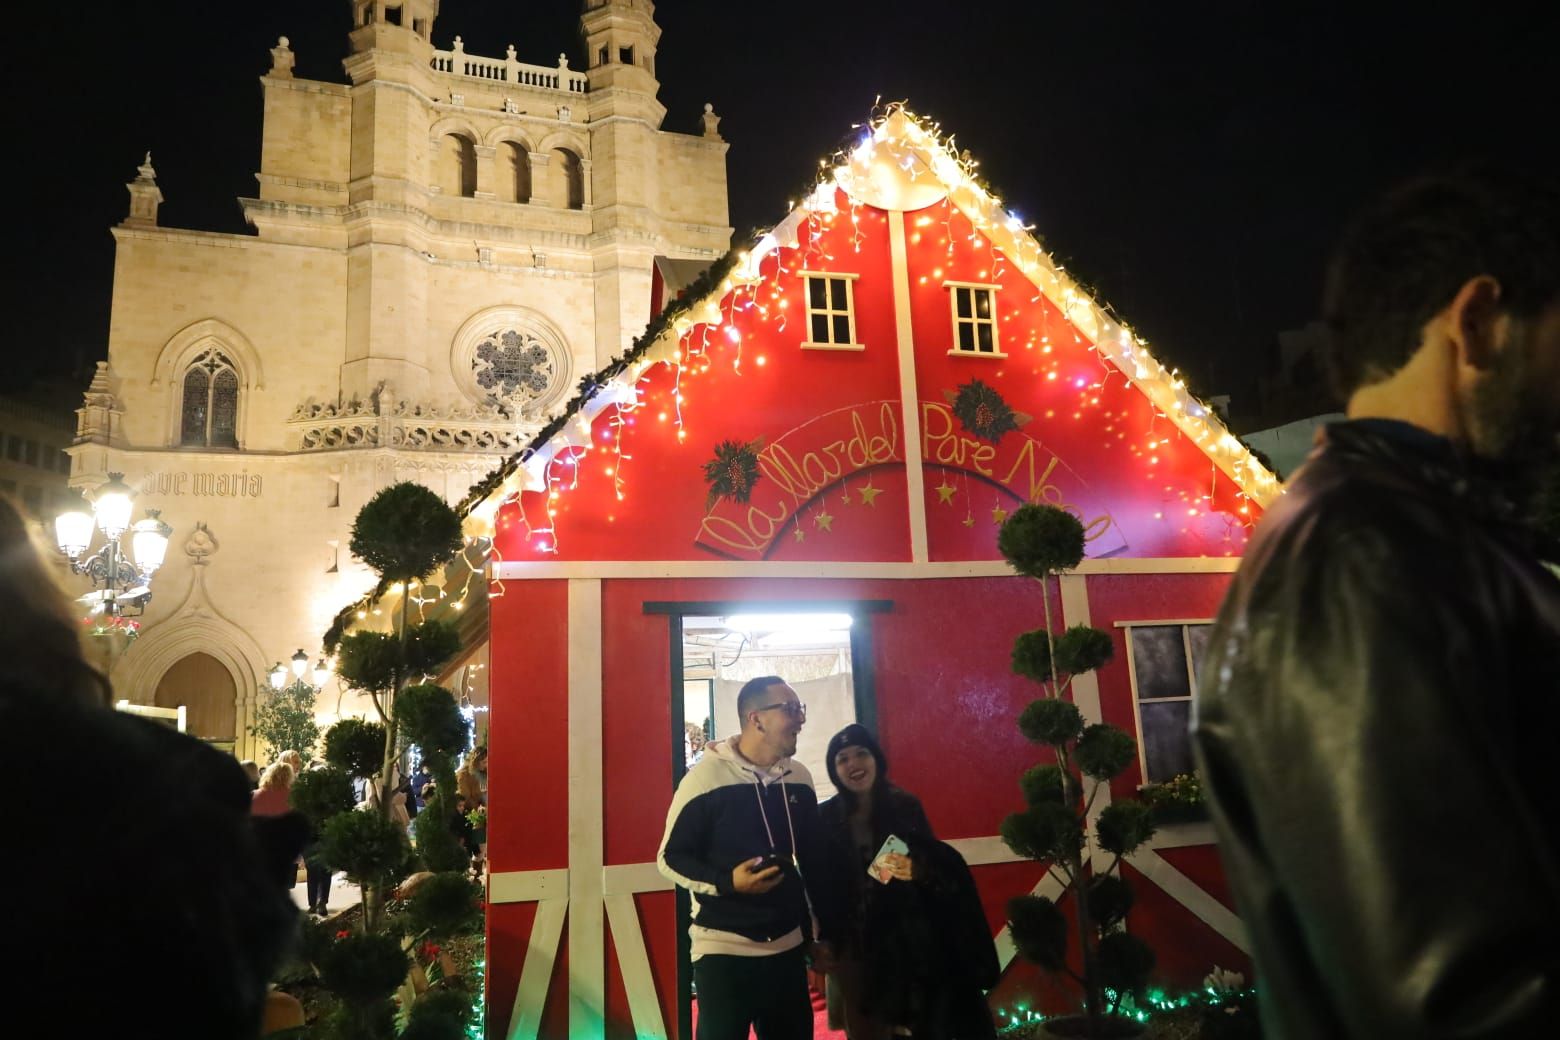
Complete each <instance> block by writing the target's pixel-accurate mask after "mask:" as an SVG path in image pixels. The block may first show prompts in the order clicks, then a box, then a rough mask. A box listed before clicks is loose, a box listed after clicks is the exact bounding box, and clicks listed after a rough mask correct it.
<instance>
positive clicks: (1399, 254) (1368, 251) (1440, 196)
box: [1322, 162, 1560, 400]
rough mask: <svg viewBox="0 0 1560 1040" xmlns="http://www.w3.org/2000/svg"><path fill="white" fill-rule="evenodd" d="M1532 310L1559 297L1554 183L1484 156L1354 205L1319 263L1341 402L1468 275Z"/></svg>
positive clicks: (1409, 347) (1400, 361)
mask: <svg viewBox="0 0 1560 1040" xmlns="http://www.w3.org/2000/svg"><path fill="white" fill-rule="evenodd" d="M1480 275H1489V276H1490V277H1492V278H1494V279H1495V280H1496V281H1498V282H1499V283H1500V290H1501V294H1500V303H1501V307H1502V308H1503V309H1504V310H1506V311H1507V312H1509V313H1511V314H1513V315H1515V316H1517V317H1520V318H1533V317H1535V316H1537V315H1538V314H1540V313H1541V312H1542V311H1543V310H1545V309H1546V308H1547V307H1549V306H1550V305H1551V304H1553V303H1555V302H1556V301H1557V300H1560V185H1557V184H1556V182H1555V181H1554V180H1553V179H1552V178H1540V177H1536V176H1532V175H1530V174H1527V173H1525V172H1523V171H1519V170H1514V169H1509V168H1506V167H1503V166H1498V165H1496V164H1493V163H1486V162H1478V163H1462V164H1459V165H1457V166H1453V167H1449V168H1447V169H1445V170H1443V171H1440V172H1436V173H1431V174H1428V175H1426V176H1422V177H1419V178H1417V179H1415V180H1412V181H1409V182H1408V183H1406V184H1403V185H1402V186H1400V187H1398V188H1396V189H1395V190H1393V191H1391V192H1389V193H1388V194H1387V195H1386V196H1385V197H1384V198H1382V199H1381V200H1380V201H1379V202H1377V203H1376V204H1374V205H1373V206H1371V207H1370V208H1369V209H1367V210H1365V211H1364V212H1363V213H1361V214H1360V215H1359V216H1358V217H1357V218H1356V219H1355V220H1354V222H1353V223H1352V224H1351V225H1350V227H1349V229H1348V230H1347V231H1346V232H1345V234H1344V237H1343V240H1342V242H1341V243H1340V244H1339V246H1338V248H1337V250H1336V251H1335V253H1334V254H1333V258H1332V261H1331V263H1330V264H1329V266H1328V271H1327V284H1326V289H1325V290H1324V293H1323V301H1322V309H1323V315H1324V317H1325V318H1326V320H1327V325H1328V328H1329V330H1330V332H1331V344H1330V349H1329V363H1330V368H1331V370H1332V378H1333V384H1334V389H1336V390H1337V392H1338V393H1339V394H1340V395H1341V396H1342V397H1343V399H1344V400H1347V399H1348V397H1349V396H1350V395H1351V394H1353V393H1354V391H1355V390H1358V389H1359V388H1360V387H1363V386H1368V385H1370V384H1372V383H1375V382H1379V381H1380V380H1382V379H1385V378H1387V377H1388V376H1390V375H1392V373H1394V372H1396V371H1397V370H1398V369H1399V368H1401V367H1402V366H1403V365H1404V364H1405V363H1406V362H1407V361H1408V359H1409V358H1410V357H1412V356H1413V354H1414V353H1415V351H1417V350H1418V349H1419V346H1420V341H1421V338H1422V336H1423V329H1424V326H1425V323H1426V322H1428V321H1429V320H1430V319H1431V318H1432V317H1434V316H1435V315H1436V313H1437V312H1439V311H1440V310H1441V309H1442V308H1444V307H1445V306H1446V305H1447V304H1449V303H1451V301H1452V299H1453V298H1454V297H1455V296H1456V295H1457V291H1458V290H1459V289H1460V288H1461V287H1462V286H1463V285H1464V284H1466V283H1467V282H1468V281H1469V280H1470V279H1473V278H1476V277H1478V276H1480Z"/></svg>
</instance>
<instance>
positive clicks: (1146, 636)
mask: <svg viewBox="0 0 1560 1040" xmlns="http://www.w3.org/2000/svg"><path fill="white" fill-rule="evenodd" d="M1122 627H1124V628H1126V630H1127V669H1128V672H1129V674H1130V676H1131V680H1132V702H1133V707H1134V708H1135V709H1136V713H1137V718H1138V764H1139V765H1141V766H1142V768H1143V782H1144V783H1145V784H1162V783H1165V782H1167V781H1169V780H1173V779H1175V777H1177V776H1179V775H1181V774H1183V773H1191V772H1193V771H1194V769H1195V768H1196V767H1195V765H1194V763H1193V761H1192V742H1191V734H1190V731H1189V728H1188V727H1189V726H1190V725H1191V720H1192V698H1193V692H1194V691H1195V690H1196V689H1197V676H1198V673H1199V672H1200V671H1201V669H1202V660H1203V652H1204V651H1205V650H1206V649H1207V647H1208V636H1209V634H1210V633H1212V631H1213V625H1212V624H1211V623H1210V622H1207V621H1155V622H1149V623H1139V622H1132V623H1129V624H1126V625H1124V626H1122Z"/></svg>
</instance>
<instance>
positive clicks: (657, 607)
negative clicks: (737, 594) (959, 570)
mask: <svg viewBox="0 0 1560 1040" xmlns="http://www.w3.org/2000/svg"><path fill="white" fill-rule="evenodd" d="M644 609H645V613H646V614H674V615H676V616H678V617H726V616H727V615H730V614H850V615H853V616H854V615H860V614H887V613H889V612H891V611H892V610H893V609H894V601H893V600H891V599H822V600H818V599H794V600H784V599H703V600H649V601H647V602H646V603H645V607H644ZM852 627H854V626H852ZM680 645H681V644H680V643H679V646H680ZM679 732H681V731H679ZM679 778H680V777H679Z"/></svg>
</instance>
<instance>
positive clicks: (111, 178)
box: [0, 0, 1560, 394]
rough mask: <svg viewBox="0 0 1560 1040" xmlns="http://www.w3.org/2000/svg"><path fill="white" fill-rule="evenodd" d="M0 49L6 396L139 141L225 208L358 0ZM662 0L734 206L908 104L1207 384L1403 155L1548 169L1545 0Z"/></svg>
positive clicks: (238, 8) (679, 75)
mask: <svg viewBox="0 0 1560 1040" xmlns="http://www.w3.org/2000/svg"><path fill="white" fill-rule="evenodd" d="M16 6H21V5H13V7H11V8H10V9H8V18H19V23H18V22H16V21H13V22H12V23H11V31H10V32H9V33H8V46H7V51H8V55H7V58H6V59H5V61H4V63H3V72H0V75H3V77H4V88H5V96H6V97H7V98H8V99H9V104H7V105H5V106H4V107H3V110H4V115H3V119H4V130H5V140H7V141H8V142H10V144H11V147H10V149H9V157H8V158H6V159H5V160H4V162H3V163H0V167H3V169H4V188H5V191H4V195H3V196H0V198H3V199H4V200H5V204H6V207H7V209H8V211H9V212H8V213H7V215H6V217H5V222H6V226H7V235H8V239H9V242H10V248H9V249H8V253H9V254H10V261H9V262H8V263H7V264H6V265H5V266H6V275H5V277H4V278H3V280H0V281H3V284H4V297H3V300H4V304H5V313H6V315H7V317H8V319H9V321H8V322H7V324H6V328H5V336H4V340H3V342H4V351H5V354H6V360H7V364H6V365H5V366H4V367H3V369H0V373H3V382H4V384H6V388H11V389H14V388H15V387H16V386H17V385H18V384H20V383H22V382H25V380H26V379H27V378H29V377H31V376H34V375H38V374H58V373H66V372H69V371H71V369H72V368H73V367H77V366H79V365H81V364H87V365H89V364H90V362H91V361H92V360H95V359H96V358H99V357H102V356H103V355H104V353H105V351H106V343H107V336H108V323H109V301H110V292H111V287H112V271H113V240H112V238H111V237H110V235H109V233H108V228H109V227H110V226H111V225H113V224H114V223H117V222H118V221H119V220H120V219H122V218H123V216H124V215H125V212H126V209H127V205H128V196H127V194H126V192H125V189H124V187H123V185H124V184H125V183H126V182H127V181H129V180H131V179H132V178H133V177H134V176H135V168H136V165H137V163H138V162H139V160H140V158H141V155H142V153H143V152H144V151H146V150H147V149H148V148H149V149H151V150H152V153H153V158H154V161H155V164H156V167H157V172H158V181H159V184H160V185H161V187H162V190H163V194H164V195H165V196H166V198H167V202H166V203H165V204H164V206H163V208H162V223H163V224H165V225H169V226H175V227H194V228H204V229H213V230H221V231H232V232H242V231H244V227H243V224H242V220H241V217H240V213H239V208H238V205H237V203H236V202H235V201H234V200H235V199H236V198H237V197H238V196H240V195H252V194H253V193H254V189H255V182H254V172H255V170H256V169H257V167H258V164H259V150H260V115H261V113H260V100H261V98H260V87H259V84H258V82H257V77H258V76H259V75H260V74H261V73H262V72H263V71H264V70H265V69H266V67H267V66H268V65H269V60H270V59H269V54H268V48H269V47H270V46H272V45H273V44H274V42H275V40H276V37H277V36H278V35H281V34H286V35H287V36H289V37H290V38H291V40H292V46H293V50H294V51H295V52H296V54H297V58H298V67H297V72H298V74H299V75H302V76H307V77H312V78H319V79H329V80H334V81H338V82H339V81H343V80H344V74H343V73H342V70H341V58H342V57H343V56H344V54H345V52H346V46H347V41H346V34H347V31H348V26H349V20H350V19H349V6H348V3H347V2H346V0H266V2H263V3H254V2H247V3H241V4H240V3H221V2H214V0H162V2H159V3H157V4H149V3H121V4H110V3H108V2H107V0H94V2H92V3H89V4H87V5H81V4H67V3H56V4H54V5H52V6H49V7H44V6H43V5H27V6H30V7H33V8H34V9H33V10H32V11H31V12H29V13H26V14H21V15H19V16H18V15H16V14H15V13H14V12H15V11H16ZM1433 6H1435V5H1432V4H1429V3H1413V4H1410V3H1393V4H1374V5H1372V4H1365V3H1360V4H1352V5H1346V6H1345V5H1319V4H1305V5H1300V4H1279V3H1271V2H1267V0H1260V2H1250V0H1247V2H1243V3H1218V4H1196V3H1189V4H1171V3H1163V2H1155V3H1146V2H1116V3H1110V2H1103V0H1098V2H1078V3H1068V4H1060V3H1049V2H1043V0H1023V2H984V3H977V2H972V0H963V2H937V3H932V2H925V0H923V2H919V3H905V2H899V3H891V2H887V0H834V2H832V3H820V2H796V3H779V2H761V0H749V2H747V3H742V2H732V0H663V2H662V3H661V4H659V5H658V10H657V18H658V21H659V22H660V24H661V26H662V29H663V30H664V34H663V37H662V41H661V47H660V53H659V57H658V68H659V72H660V76H661V80H662V90H661V100H662V101H663V103H665V104H666V106H667V108H668V115H667V118H666V128H667V129H672V130H683V131H689V132H691V131H693V130H695V128H696V127H697V117H698V115H699V113H700V111H701V110H702V107H703V104H704V102H706V101H709V102H713V103H714V105H715V108H716V111H717V112H718V113H719V114H720V115H721V116H722V117H723V118H724V122H723V123H722V124H721V130H722V133H723V134H724V136H725V137H726V138H727V140H729V141H730V142H731V152H730V155H729V162H728V168H729V172H730V195H731V208H732V219H733V223H734V224H735V225H736V226H737V227H738V228H739V229H744V228H749V227H754V226H759V225H768V224H771V223H773V222H775V221H776V220H778V219H779V218H780V217H781V216H782V215H783V212H784V206H785V200H786V198H787V197H788V196H789V195H791V194H792V193H793V192H794V190H795V188H796V187H797V186H798V185H800V184H801V183H803V182H804V180H805V179H807V178H809V177H810V176H811V175H812V173H813V171H815V169H816V167H817V161H818V158H819V157H820V156H821V155H824V154H827V153H828V152H830V151H832V149H833V148H834V147H835V146H836V145H837V144H838V143H839V142H840V141H841V140H842V139H844V138H845V137H846V136H848V135H849V133H850V130H851V127H852V125H853V124H855V123H858V122H861V121H862V120H863V119H865V118H866V117H867V115H868V114H869V112H870V111H871V108H872V105H873V102H874V99H875V98H878V97H881V98H882V99H884V100H891V99H906V100H908V102H909V103H910V105H911V107H912V108H913V109H914V110H915V111H917V112H920V113H922V114H924V115H927V116H930V117H932V118H935V119H937V120H939V121H940V122H941V123H942V125H943V127H944V129H946V130H951V131H954V132H955V133H956V134H957V139H958V144H959V146H960V147H962V148H969V149H970V150H971V151H972V152H973V153H974V154H975V156H976V157H977V158H979V159H980V160H981V164H982V165H981V170H982V172H983V173H984V174H985V175H986V176H987V178H988V180H989V181H990V182H991V184H992V185H993V186H995V187H997V188H998V189H999V190H1000V192H1001V193H1002V195H1003V197H1004V199H1005V201H1006V202H1007V203H1008V205H1009V206H1010V208H1012V209H1014V210H1016V211H1017V212H1019V213H1020V214H1021V215H1022V216H1023V217H1024V219H1025V220H1027V221H1029V222H1031V223H1033V224H1035V225H1036V226H1037V231H1038V232H1039V233H1040V234H1041V235H1042V236H1043V237H1044V238H1045V240H1046V242H1047V245H1048V247H1049V248H1050V249H1051V250H1052V251H1053V252H1054V253H1055V254H1057V256H1058V257H1059V258H1060V259H1061V260H1062V261H1063V262H1064V263H1066V264H1067V265H1068V266H1069V267H1071V268H1072V269H1073V270H1074V271H1075V272H1077V273H1078V274H1079V275H1080V276H1081V277H1083V278H1084V279H1085V280H1086V281H1087V282H1088V283H1089V284H1091V285H1093V286H1094V287H1095V288H1096V289H1097V291H1098V292H1099V293H1100V294H1101V296H1102V297H1103V298H1104V299H1105V300H1106V301H1108V302H1109V303H1110V304H1112V305H1113V306H1114V307H1115V308H1116V310H1117V311H1118V312H1120V313H1121V314H1122V316H1123V317H1125V318H1126V319H1127V320H1128V321H1130V322H1131V323H1133V324H1134V325H1135V326H1136V327H1137V328H1138V330H1139V331H1140V332H1141V333H1142V334H1143V335H1144V336H1146V337H1147V338H1148V339H1149V341H1150V342H1151V344H1153V346H1154V347H1155V348H1156V349H1157V350H1158V352H1159V353H1160V355H1161V357H1163V358H1164V359H1166V360H1167V362H1169V363H1173V364H1177V365H1180V366H1181V367H1182V368H1184V369H1186V370H1187V371H1188V372H1189V373H1190V374H1191V376H1192V379H1193V385H1194V386H1195V387H1196V388H1198V389H1200V390H1201V391H1203V392H1205V393H1218V392H1234V393H1236V394H1242V393H1247V392H1249V384H1250V381H1251V379H1252V377H1253V376H1254V374H1255V373H1257V372H1259V371H1262V370H1264V369H1265V368H1268V367H1270V366H1271V365H1272V363H1273V357H1274V338H1275V336H1276V334H1277V333H1278V332H1279V331H1280V330H1282V329H1287V328H1295V327H1298V326H1301V325H1303V324H1304V323H1305V322H1306V321H1308V320H1309V319H1310V318H1312V317H1313V316H1314V314H1315V312H1316V297H1317V289H1318V284H1319V280H1320V271H1321V266H1322V262H1323V258H1324V256H1325V254H1326V251H1327V247H1328V245H1329V243H1330V241H1331V240H1332V239H1333V238H1334V236H1335V235H1336V233H1337V231H1338V229H1339V228H1340V226H1341V225H1342V223H1343V221H1344V220H1345V219H1346V217H1347V215H1348V214H1349V212H1350V211H1351V210H1352V209H1353V208H1355V207H1356V206H1357V205H1358V204H1359V203H1361V202H1362V201H1364V200H1366V199H1368V198H1369V197H1370V196H1371V195H1372V194H1373V193H1375V192H1377V191H1379V190H1380V189H1381V188H1382V187H1383V186H1384V185H1386V184H1388V183H1391V182H1392V181H1394V180H1397V179H1399V178H1401V177H1403V176H1405V175H1407V174H1409V173H1411V172H1413V171H1414V170H1416V169H1418V168H1420V167H1422V166H1423V165H1425V164H1427V163H1430V162H1434V161H1438V160H1444V159H1448V158H1453V157H1460V156H1465V155H1474V154H1487V155H1508V156H1512V157H1516V158H1519V159H1521V160H1523V161H1526V162H1529V163H1542V162H1548V161H1550V153H1551V152H1552V151H1555V150H1556V149H1555V148H1554V146H1553V143H1552V142H1553V139H1554V137H1555V135H1556V134H1557V132H1560V130H1557V127H1560V106H1557V102H1560V85H1557V76H1560V73H1557V71H1556V68H1557V63H1556V60H1555V57H1556V50H1557V47H1560V5H1555V4H1550V3H1543V4H1540V3H1529V4H1523V5H1517V4H1501V3H1481V4H1476V5H1475V4H1458V5H1456V6H1453V5H1450V4H1448V5H1446V6H1447V7H1448V8H1450V11H1449V13H1447V14H1444V15H1435V14H1432V13H1431V10H1432V7H1433ZM577 18H578V4H577V3H576V2H574V0H443V4H442V10H441V13H440V15H439V18H438V22H437V24H436V26H435V32H434V36H435V42H436V43H437V44H438V45H439V46H440V47H448V46H449V42H450V40H451V39H452V38H453V37H454V35H455V34H456V33H459V34H461V35H462V36H463V37H464V39H465V44H466V48H467V50H468V51H471V52H473V53H477V54H488V55H495V56H496V55H502V53H503V50H504V46H505V44H508V43H511V42H512V43H514V44H515V45H516V48H517V49H518V51H519V56H520V58H521V60H523V61H530V62H533V63H538V64H551V63H552V62H553V60H554V59H555V57H556V55H557V54H558V53H559V52H560V51H566V52H567V53H568V54H569V55H570V58H571V64H573V66H574V67H576V68H581V67H583V65H584V61H583V55H582V48H581V45H580V43H579V40H578V38H577V36H576V24H577Z"/></svg>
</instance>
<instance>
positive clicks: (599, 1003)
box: [568, 579, 607, 1038]
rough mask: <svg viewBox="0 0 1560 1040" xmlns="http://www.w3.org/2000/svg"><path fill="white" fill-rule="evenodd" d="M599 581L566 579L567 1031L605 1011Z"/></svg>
mask: <svg viewBox="0 0 1560 1040" xmlns="http://www.w3.org/2000/svg"><path fill="white" fill-rule="evenodd" d="M601 718H602V705H601V581H600V580H599V579H576V580H573V581H570V582H569V792H568V798H569V871H570V878H571V883H570V894H569V896H570V897H569V915H568V916H569V1036H571V1037H581V1038H590V1037H595V1038H600V1037H602V1036H604V1035H605V1033H604V1031H605V1028H606V1017H607V966H606V942H605V935H604V934H603V929H604V928H605V926H606V921H605V920H604V912H603V911H604V909H605V908H604V906H603V903H602V891H601V884H602V865H603V862H604V860H605V850H604V848H603V835H602V821H603V815H602V801H603V797H602V786H603V781H604V777H603V772H602V730H601Z"/></svg>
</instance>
